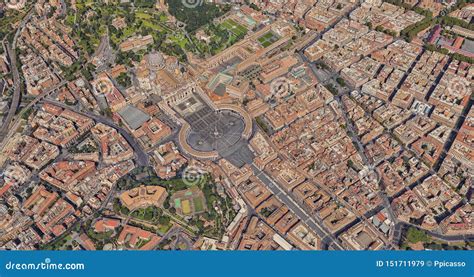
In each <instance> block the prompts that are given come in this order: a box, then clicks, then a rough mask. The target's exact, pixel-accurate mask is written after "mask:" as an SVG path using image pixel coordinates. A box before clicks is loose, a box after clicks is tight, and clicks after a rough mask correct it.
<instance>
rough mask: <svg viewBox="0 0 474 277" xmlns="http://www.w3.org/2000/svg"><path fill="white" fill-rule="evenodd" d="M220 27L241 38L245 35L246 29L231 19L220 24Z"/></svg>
mask: <svg viewBox="0 0 474 277" xmlns="http://www.w3.org/2000/svg"><path fill="white" fill-rule="evenodd" d="M221 26H222V27H223V28H225V29H227V30H228V31H229V32H231V33H233V34H234V35H236V36H242V35H245V34H247V28H245V27H244V26H242V25H240V24H239V23H237V22H235V21H234V20H232V19H227V20H226V21H224V22H223V23H222V24H221Z"/></svg>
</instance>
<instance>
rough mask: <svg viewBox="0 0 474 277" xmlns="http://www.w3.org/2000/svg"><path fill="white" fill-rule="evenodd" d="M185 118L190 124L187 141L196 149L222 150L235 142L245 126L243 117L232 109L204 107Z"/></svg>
mask: <svg viewBox="0 0 474 277" xmlns="http://www.w3.org/2000/svg"><path fill="white" fill-rule="evenodd" d="M185 120H186V121H187V122H188V123H189V124H190V125H191V131H190V132H189V133H188V136H187V138H186V139H187V143H188V144H189V145H190V146H191V147H192V148H194V149H195V150H198V151H203V152H208V151H213V150H215V151H217V152H219V153H222V152H224V151H225V150H226V149H229V148H230V147H232V146H233V145H235V144H237V143H238V142H239V140H240V139H241V138H242V132H243V130H244V128H245V123H244V120H243V118H242V117H241V116H240V115H238V114H237V113H235V112H233V111H227V110H218V111H215V110H213V109H212V108H210V107H207V106H206V107H204V108H202V109H201V110H199V111H197V112H195V113H193V114H191V115H189V116H187V117H186V118H185Z"/></svg>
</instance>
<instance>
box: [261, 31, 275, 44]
mask: <svg viewBox="0 0 474 277" xmlns="http://www.w3.org/2000/svg"><path fill="white" fill-rule="evenodd" d="M278 39H279V37H278V36H277V35H276V34H275V33H273V32H272V31H269V32H267V33H266V34H264V35H263V36H261V37H259V38H258V39H257V40H258V42H260V44H261V45H262V46H263V47H268V46H270V45H272V44H273V43H274V42H276V41H277V40H278Z"/></svg>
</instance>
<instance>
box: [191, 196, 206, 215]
mask: <svg viewBox="0 0 474 277" xmlns="http://www.w3.org/2000/svg"><path fill="white" fill-rule="evenodd" d="M193 203H194V212H196V213H200V212H202V211H203V210H204V205H203V203H202V199H201V198H200V197H195V198H193Z"/></svg>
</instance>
